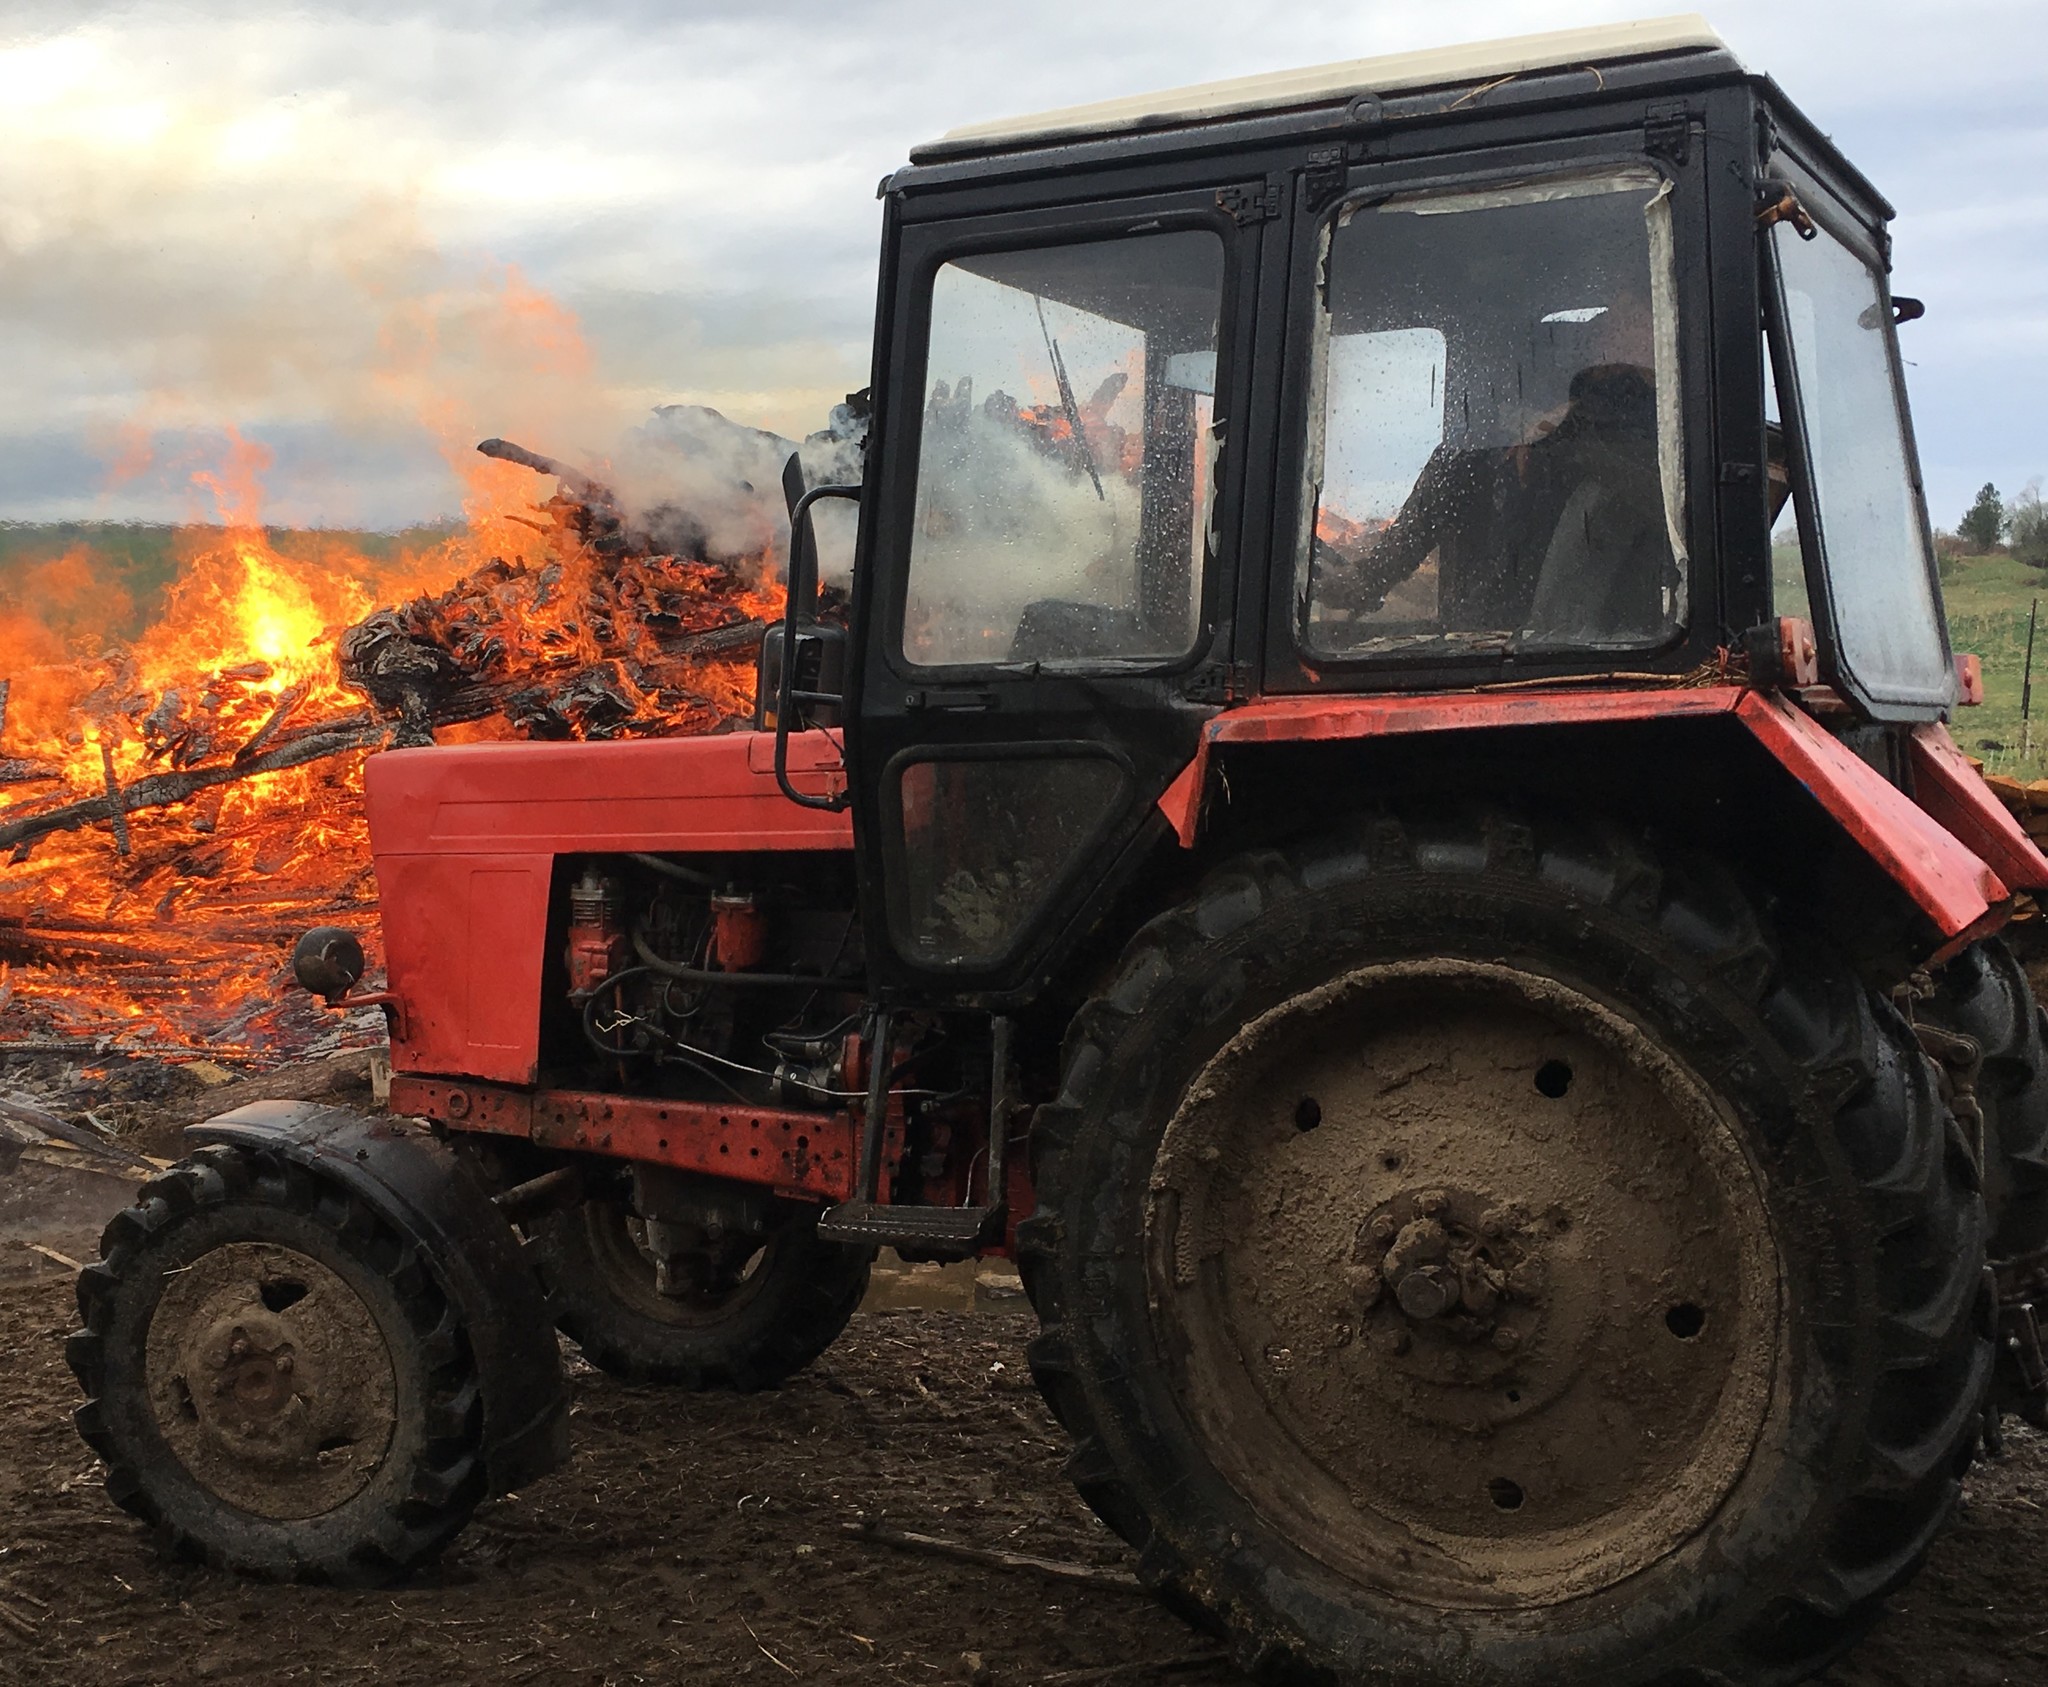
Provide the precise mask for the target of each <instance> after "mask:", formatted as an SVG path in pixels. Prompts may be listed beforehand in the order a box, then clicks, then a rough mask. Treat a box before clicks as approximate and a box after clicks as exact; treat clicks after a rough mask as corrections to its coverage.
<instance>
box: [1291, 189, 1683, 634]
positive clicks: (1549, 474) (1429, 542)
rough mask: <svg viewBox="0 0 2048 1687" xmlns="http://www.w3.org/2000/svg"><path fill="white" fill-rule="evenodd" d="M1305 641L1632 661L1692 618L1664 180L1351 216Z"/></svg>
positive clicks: (1346, 219)
mask: <svg viewBox="0 0 2048 1687" xmlns="http://www.w3.org/2000/svg"><path fill="white" fill-rule="evenodd" d="M1327 238H1328V248H1327V252H1326V257H1325V271H1324V285H1323V306H1324V309H1323V314H1322V319H1321V330H1322V350H1321V353H1320V355H1319V358H1318V367H1317V370H1316V375H1317V379H1318V380H1319V382H1320V391H1319V393H1318V394H1317V395H1316V396H1315V397H1314V398H1313V399H1312V405H1313V408H1312V411H1311V422H1312V425H1313V426H1314V427H1315V428H1316V430H1317V432H1316V438H1315V440H1314V442H1313V444H1314V449H1312V450H1311V452H1310V459H1309V463H1310V467H1309V474H1310V477H1311V484H1310V486H1309V489H1308V490H1309V499H1308V508H1309V522H1308V524H1307V530H1306V532H1305V533H1304V535H1303V538H1302V548H1301V560H1300V565H1299V575H1298V581H1297V584H1298V608H1299V616H1300V632H1301V637H1302V642H1303V644H1304V646H1305V647H1306V648H1307V649H1309V650H1310V651H1312V652H1315V653H1318V654H1322V655H1334V656H1350V657H1362V656H1373V655H1380V654H1404V655H1405V654H1424V655H1430V656H1437V657H1441V656H1443V655H1455V654H1460V653H1472V654H1481V653H1489V652H1494V653H1500V652H1508V651H1521V650H1527V651H1548V650H1555V651H1559V652H1570V651H1577V650H1625V649H1642V648H1648V647H1654V646H1657V645H1661V644H1663V643H1665V642H1666V641H1667V640H1668V639H1670V638H1671V637H1672V636H1673V635H1674V634H1675V633H1676V632H1677V631H1678V630H1679V629H1680V627H1681V626H1682V625H1683V623H1684V617H1685V567H1684V565H1685V546H1684V539H1683V525H1684V512H1685V502H1684V500H1685V487H1684V480H1683V468H1682V458H1681V455H1680V445H1681V441H1680V430H1679V422H1678V416H1679V405H1678V340H1677V323H1676V316H1675V309H1674V303H1673V293H1674V282H1673V272H1672V260H1671V235H1670V208H1669V185H1668V184H1667V183H1666V182H1665V180H1664V178H1663V177H1661V176H1659V175H1658V174H1656V173H1655V172H1654V171H1652V170H1650V169H1648V168H1646V167H1622V168H1615V169H1612V170H1607V171H1600V172H1590V173H1582V174H1575V175H1570V176H1559V177H1552V178H1548V179H1541V180H1533V181H1522V182H1516V183H1511V184H1506V185H1503V186H1500V187H1495V188H1489V189H1485V190H1473V189H1461V190H1457V191H1452V192H1438V193H1417V194H1404V195H1397V196H1395V197H1392V198H1387V199H1381V200H1378V201H1374V202H1368V203H1367V204H1364V205H1354V206H1353V207H1351V208H1350V209H1349V210H1346V211H1344V212H1341V213H1340V214H1339V216H1338V218H1337V220H1336V222H1335V224H1334V225H1333V226H1332V228H1331V229H1330V230H1329V232H1328V237H1327Z"/></svg>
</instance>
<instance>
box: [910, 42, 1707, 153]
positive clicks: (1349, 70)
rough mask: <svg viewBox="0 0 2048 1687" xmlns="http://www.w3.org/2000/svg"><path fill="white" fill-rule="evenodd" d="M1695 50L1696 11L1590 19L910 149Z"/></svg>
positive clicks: (1002, 143) (990, 129)
mask: <svg viewBox="0 0 2048 1687" xmlns="http://www.w3.org/2000/svg"><path fill="white" fill-rule="evenodd" d="M1701 49H1708V50H1713V49H1719V50H1721V51H1723V52H1725V51H1727V43H1726V42H1724V41H1723V40H1722V39H1721V37H1720V36H1719V35H1717V34H1715V32H1714V31H1713V29H1712V28H1711V27H1710V26H1709V25H1708V23H1707V20H1706V19H1705V18H1703V17H1700V16H1699V15H1698V14H1697V13H1692V12H1687V13H1682V14H1680V15H1678V16H1675V17H1665V18H1648V19H1645V20H1643V21H1642V22H1639V23H1607V24H1596V25H1594V26H1593V27H1592V28H1589V29H1560V30H1553V31H1551V32H1549V33H1547V34H1543V35H1517V36H1514V37H1512V38H1510V39H1508V40H1504V41H1477V42H1473V43H1471V44H1470V45H1468V46H1463V47H1436V48H1432V49H1430V50H1429V51H1428V52H1421V53H1390V54H1387V55H1386V56H1384V57H1381V58H1371V59H1347V60H1345V61H1344V62H1343V63H1341V64H1325V65H1316V66H1313V67H1311V68H1309V69H1306V70H1277V71H1270V72H1268V73H1267V74H1265V75H1263V76H1236V77H1232V78H1231V79H1230V80H1228V81H1226V82H1204V83H1200V84H1198V85H1197V86H1195V87H1192V88H1174V89H1171V90H1169V91H1167V92H1165V93H1160V94H1137V95H1131V96H1128V97H1126V98H1123V99H1116V100H1102V101H1099V102H1098V103H1096V104H1094V105H1076V106H1068V107H1066V108H1065V109H1063V110H1060V111H1046V112H1040V113H1039V114H1038V115H1037V116H1035V117H1007V118H1002V119H999V120H998V121H996V122H993V123H970V124H967V125H966V126H965V127H963V128H958V129H949V130H947V131H946V133H945V134H944V135H943V136H942V137H941V138H940V139H939V140H937V141H935V142H933V143H932V144H931V145H930V146H927V147H919V148H917V149H916V152H914V153H913V154H912V156H913V157H915V156H917V154H918V153H929V154H935V155H936V154H945V153H957V152H979V151H983V150H992V149H994V148H998V147H1006V146H1021V145H1024V144H1027V143H1032V144H1044V143H1046V142H1049V141H1054V140H1072V139H1076V138H1079V137H1081V136H1087V135H1103V134H1111V133H1115V132H1117V131H1121V130H1126V129H1155V128H1167V127H1172V126H1176V125H1181V124H1190V123H1202V122H1208V121H1212V120H1214V119H1217V118H1223V117H1240V116H1244V115H1246V114H1248V113H1251V112H1260V111H1284V110H1288V109H1290V108H1294V107H1299V106H1311V105H1326V104H1330V103H1332V102H1334V101H1337V100H1340V99H1343V98H1346V97H1347V96H1349V95H1353V94H1366V93H1371V94H1387V93H1394V92H1397V91H1401V90H1408V89H1416V88H1433V87H1439V86H1442V85H1444V84H1446V83H1458V82H1482V83H1483V82H1492V81H1497V80H1504V79H1506V78H1509V77H1513V76H1519V75H1521V74H1522V73H1524V72H1525V71H1532V70H1559V69H1564V68H1568V67H1571V66H1576V65H1596V64H1603V63H1610V62H1612V61H1614V60H1617V59H1640V58H1653V57H1656V56H1658V55H1660V54H1666V53H1683V52H1697V51H1700V50H1701Z"/></svg>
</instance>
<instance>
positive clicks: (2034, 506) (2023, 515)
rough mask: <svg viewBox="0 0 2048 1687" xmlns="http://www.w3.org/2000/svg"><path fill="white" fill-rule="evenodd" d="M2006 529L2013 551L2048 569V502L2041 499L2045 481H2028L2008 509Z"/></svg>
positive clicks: (2024, 558)
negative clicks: (2045, 502)
mask: <svg viewBox="0 0 2048 1687" xmlns="http://www.w3.org/2000/svg"><path fill="white" fill-rule="evenodd" d="M2005 526H2006V532H2007V534H2008V535H2009V536H2010V537H2011V539H2012V554H2013V555H2014V556H2016V557H2018V558H2019V559H2020V560H2021V561H2022V562H2030V563H2032V564H2033V565H2034V566H2035V567H2036V568H2048V504H2044V503H2042V502H2041V483H2040V482H2039V481H2038V480H2030V481H2028V482H2027V485H2026V489H2025V490H2024V491H2023V492H2021V493H2020V495H2019V496H2018V497H2017V498H2015V499H2013V501H2012V507H2011V508H2010V509H2008V510H2007V511H2006V517H2005Z"/></svg>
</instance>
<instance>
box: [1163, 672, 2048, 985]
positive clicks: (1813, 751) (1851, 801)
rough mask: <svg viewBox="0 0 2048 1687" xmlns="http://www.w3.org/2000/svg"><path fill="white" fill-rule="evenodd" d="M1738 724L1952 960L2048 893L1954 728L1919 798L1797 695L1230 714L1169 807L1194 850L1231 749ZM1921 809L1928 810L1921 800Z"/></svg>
mask: <svg viewBox="0 0 2048 1687" xmlns="http://www.w3.org/2000/svg"><path fill="white" fill-rule="evenodd" d="M1694 715H1733V716H1734V717H1735V718H1736V719H1737V720H1739V721H1741V722H1742V724H1743V725H1744V726H1745V727H1747V728H1748V729H1749V731H1750V732H1751V733H1752V734H1753V735H1754V736H1755V737H1756V739H1757V741H1758V742H1759V743H1761V744H1762V745H1763V747H1764V748H1765V749H1766V750H1768V751H1769V752H1770V753H1771V755H1772V756H1773V758H1775V759H1776V760H1777V761H1778V762H1779V763H1780V765H1782V766H1783V767H1784V768H1785V769H1786V770H1787V771H1788V772H1790V773H1791V774H1792V776H1793V777H1794V778H1796V779H1797V780H1798V781H1799V782H1800V784H1801V785H1803V786H1804V787H1805V788H1806V790H1807V791H1808V792H1809V793H1811V794H1812V796H1813V798H1814V799H1815V801H1817V802H1818V803H1819V804H1820V805H1821V806H1822V808H1824V809H1825V810H1826V811H1827V812H1828V813H1829V814H1830V815H1832V816H1833V817H1834V819H1835V820H1836V821H1837V822H1838V823H1839V824H1840V825H1841V827H1842V829H1843V830H1844V831H1846V832H1847V833H1848V834H1849V835H1850V836H1851V837H1852V838H1854V839H1855V840H1856V842H1857V844H1858V845H1859V846H1860V847H1861V848H1862V849H1863V850H1864V851H1865V852H1866V853H1867V854H1868V855H1869V856H1870V858H1871V859H1872V860H1873V861H1875V862H1876V863H1877V865H1878V866H1880V867H1881V868H1883V869H1884V871H1885V872H1886V873H1887V874H1888V875H1889V876H1890V877H1891V878H1892V879H1893V881H1894V882H1895V883H1897V884H1898V886H1899V888H1900V889H1901V890H1903V891H1904V892H1905V893H1906V894H1907V895H1908V896H1909V897H1911V898H1912V900H1913V902H1914V904H1915V905H1916V906H1917V907H1919V909H1920V910H1921V912H1922V913H1924V914H1925V915H1926V916H1927V918H1928V920H1929V921H1930V922H1931V923H1932V924H1933V925H1934V927H1935V929H1936V930H1937V931H1938V932H1939V933H1940V934H1941V936H1942V938H1943V942H1942V944H1941V947H1940V948H1939V950H1938V951H1937V952H1936V955H1935V956H1934V957H1933V958H1935V959H1937V960H1939V959H1945V958H1946V957H1947V956H1949V955H1951V954H1953V953H1955V952H1956V951H1957V950H1958V949H1960V948H1962V947H1963V946H1964V945H1965V944H1967V943H1970V942H1972V941H1973V940H1974V939H1976V938H1978V937H1980V936H1983V935H1985V934H1986V933H1988V932H1992V931H1995V930H1997V929H1998V927H1999V926H2000V925H2002V924H2003V923H2004V921H2005V917H2006V914H2007V911H2008V909H2009V907H2010V904H2011V900H2012V892H2013V891H2014V890H2016V889H2025V890H2031V889H2034V888H2036V887H2048V857H2044V856H2043V855H2042V854H2041V852H2040V850H2038V849H2037V848H2035V847H2034V845H2033V843H2032V842H2031V840H2029V839H2028V837H2027V835H2026V834H2025V833H2024V832H2023V831H2021V829H2020V827H2019V825H2018V823H2017V822H2016V821H2014V820H2013V818H2012V817H2011V816H2010V815H2009V814H2007V813H2006V811H2005V809H2004V806H2003V805H2002V804H2000V803H1999V801H1998V799H1997V798H1996V797H1994V796H1993V795H1992V794H1991V791H1990V790H1989V788H1988V787H1986V785H1985V784H1984V782H1983V781H1982V780H1981V779H1979V778H1978V777H1977V775H1976V772H1975V770H1974V769H1972V768H1971V767H1970V764H1969V763H1968V762H1967V761H1966V760H1964V758H1963V756H1962V753H1961V752H1960V751H1959V750H1957V749H1956V747H1955V742H1954V740H1953V739H1952V738H1950V737H1949V735H1948V731H1947V729H1946V728H1945V727H1941V726H1923V727H1919V728H1917V729H1916V730H1915V732H1914V735H1913V740H1912V743H1913V751H1912V753H1913V768H1914V773H1915V778H1916V795H1915V796H1908V795H1907V794H1906V793H1905V792H1904V791H1901V790H1900V789H1899V788H1898V787H1897V786H1895V785H1893V784H1892V783H1891V782H1890V781H1889V780H1887V779H1885V778H1884V776H1883V775H1881V774H1880V773H1878V771H1877V770H1876V769H1875V768H1873V767H1871V766H1870V764H1869V763H1867V762H1865V761H1864V760H1863V759H1862V758H1861V757H1860V756H1858V755H1857V754H1856V753H1855V752H1854V751H1853V750H1851V749H1850V748H1849V747H1848V746H1847V745H1845V744H1844V743H1843V742H1842V741H1841V740H1840V739H1838V738H1836V737H1835V736H1834V735H1833V734H1832V733H1830V732H1829V731H1828V730H1827V729H1826V728H1825V727H1824V726H1822V725H1821V724H1820V723H1819V722H1818V721H1817V720H1815V719H1814V718H1813V717H1812V716H1811V715H1809V714H1808V713H1806V712H1805V711H1804V710H1803V709H1801V708H1799V707H1797V706H1796V705H1795V704H1793V703H1792V702H1790V701H1789V700H1788V699H1786V698H1785V697H1783V696H1780V695H1777V694H1775V693H1768V692H1760V691H1751V690H1749V689H1747V688H1746V687H1743V686H1733V685H1725V686H1701V687H1697V688H1690V689H1682V688H1674V689H1671V690H1666V691H1610V690H1593V689H1587V690H1583V691H1501V692H1461V693H1455V694H1449V695H1445V694H1434V695H1389V696H1377V697H1268V698H1261V699H1259V700H1258V701H1256V702H1252V703H1248V704H1246V705H1245V706H1244V707H1242V708H1238V709H1232V710H1229V711H1227V712H1225V713H1223V714H1220V715H1218V716H1216V718H1215V719H1213V720H1211V721H1210V722H1209V723H1208V724H1207V725H1206V726H1205V727H1204V728H1203V729H1202V739H1201V744H1200V747H1199V748H1198V749H1197V751H1196V753H1195V757H1194V760H1193V761H1191V762H1190V763H1189V764H1188V765H1187V766H1186V767H1185V768H1184V769H1182V770H1181V773H1180V775H1179V776H1178V777H1177V778H1176V779H1175V780H1174V781H1173V783H1172V784H1171V785H1170V786H1168V787H1167V789H1166V792H1165V794H1164V795H1162V796H1161V797H1160V799H1159V808H1160V811H1161V813H1163V814H1164V815H1165V817H1166V819H1167V820H1168V822H1169V823H1170V824H1171V825H1172V826H1173V829H1174V832H1175V834H1176V835H1177V836H1178V837H1179V839H1180V841H1181V845H1182V847H1184V848H1191V847H1193V845H1194V843H1195V840H1196V838H1197V837H1198V836H1199V835H1200V832H1201V805H1202V795H1203V792H1204V790H1205V789H1206V785H1207V780H1208V772H1209V761H1210V757H1211V754H1212V752H1213V748H1214V746H1216V745H1218V744H1255V743H1284V742H1295V743H1301V742H1308V741H1313V740H1336V739H1349V738H1372V737H1382V736H1389V735H1392V734H1396V733H1411V732H1451V731H1470V730H1473V729H1477V728H1499V727H1513V726H1558V725H1587V726H1591V725H1598V724H1602V723H1607V722H1617V721H1643V720H1667V719H1672V718H1675V717H1679V716H1694ZM1916 799H1917V800H1916Z"/></svg>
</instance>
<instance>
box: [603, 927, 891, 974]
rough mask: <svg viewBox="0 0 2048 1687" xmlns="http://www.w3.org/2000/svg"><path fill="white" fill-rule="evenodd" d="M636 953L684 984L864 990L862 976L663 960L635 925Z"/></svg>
mask: <svg viewBox="0 0 2048 1687" xmlns="http://www.w3.org/2000/svg"><path fill="white" fill-rule="evenodd" d="M633 953H634V954H636V955H638V956H639V957H640V959H641V961H642V963H643V964H645V965H647V966H649V967H652V968H653V969H654V970H655V971H656V972H659V973H663V974H666V975H667V976H668V977H670V978H679V979H681V980H682V981H683V982H684V983H685V984H710V985H714V986H716V985H728V984H749V985H759V986H764V987H766V986H773V987H775V988H777V989H790V988H792V987H794V988H798V989H812V990H863V989H865V988H866V981H865V980H864V979H859V978H828V977H826V976H825V975H824V974H822V973H812V972H712V971H710V970H709V969H708V968H705V967H686V966H680V965H678V964H677V963H676V962H674V961H668V960H663V959H662V957H661V956H659V955H657V954H656V953H655V952H654V946H653V945H652V944H651V943H649V942H648V941H647V935H646V933H645V932H643V931H641V930H640V929H639V927H637V926H636V927H634V928H633Z"/></svg>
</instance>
